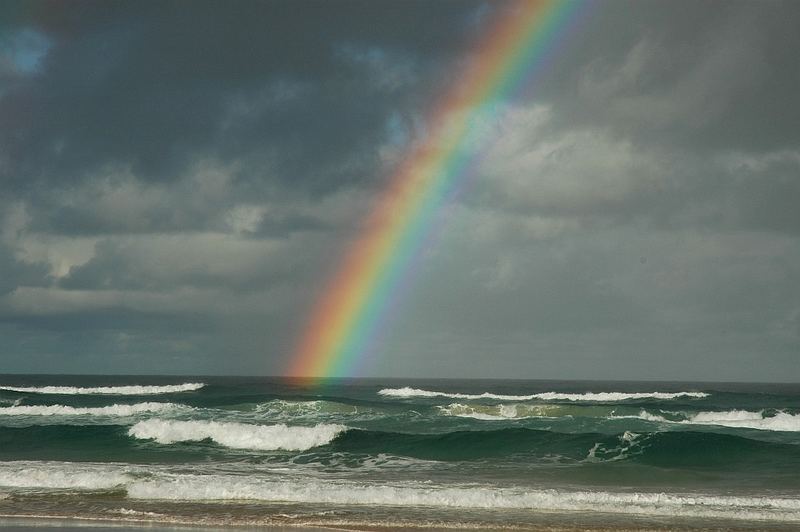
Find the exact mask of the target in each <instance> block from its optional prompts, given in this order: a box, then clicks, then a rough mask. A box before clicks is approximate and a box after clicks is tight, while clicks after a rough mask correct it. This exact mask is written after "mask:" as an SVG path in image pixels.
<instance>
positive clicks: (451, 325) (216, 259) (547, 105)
mask: <svg viewBox="0 0 800 532" xmlns="http://www.w3.org/2000/svg"><path fill="white" fill-rule="evenodd" d="M509 6H510V4H509V3H506V2H500V3H492V4H484V3H482V2H477V1H476V2H450V1H445V2H435V3H431V2H421V1H420V2H416V1H412V2H400V3H391V2H361V1H341V2H339V1H337V2H325V3H318V2H300V3H299V4H298V3H297V2H296V1H293V2H269V3H249V2H234V3H232V4H230V5H226V6H220V4H218V3H216V2H193V3H192V6H191V9H186V6H184V5H183V4H180V3H170V2H167V3H159V4H151V3H121V2H95V1H86V0H82V1H80V2H78V3H72V4H71V5H70V6H69V7H67V6H62V5H60V4H53V3H50V2H26V3H16V2H11V3H7V4H5V5H4V6H2V7H0V123H2V124H3V127H2V128H0V180H2V191H3V192H2V194H0V222H1V224H2V225H0V227H2V232H0V334H1V335H2V338H3V347H2V353H3V356H2V367H1V368H0V371H2V372H25V371H42V368H46V369H47V371H50V372H73V373H86V372H90V373H91V372H112V373H119V372H122V373H126V372H141V371H143V369H142V368H147V371H149V372H154V373H206V372H208V373H249V374H252V373H263V374H276V373H280V372H281V371H283V370H284V368H285V367H286V361H287V358H288V357H289V356H290V354H291V350H292V347H293V345H294V343H295V342H296V340H297V336H298V335H299V334H300V331H301V330H302V328H303V325H304V320H305V319H306V317H307V316H308V314H309V312H310V310H311V308H312V307H313V304H314V301H315V299H316V298H317V297H318V295H319V291H320V289H321V287H322V286H323V285H324V282H325V280H326V278H327V276H328V275H330V274H331V271H332V268H333V266H334V265H335V263H336V261H337V260H338V259H339V257H340V256H341V253H342V250H343V249H344V248H345V246H346V244H347V243H348V242H350V241H351V240H352V239H353V238H354V237H355V235H357V233H358V230H359V228H360V226H361V224H362V223H363V222H362V220H363V217H364V215H365V214H366V213H367V212H368V210H369V204H370V201H371V199H372V198H373V197H374V196H375V194H376V193H377V192H378V191H380V190H381V188H382V186H383V185H384V184H385V182H386V180H387V178H388V177H389V176H390V175H391V172H392V169H393V168H394V167H395V166H396V165H397V164H399V163H400V162H401V161H402V159H403V157H404V153H405V151H406V150H407V149H408V147H409V146H410V145H411V144H413V143H414V142H415V141H417V140H419V139H420V138H422V136H423V135H424V132H425V125H426V124H425V121H426V117H427V116H429V114H430V111H431V105H432V102H435V100H436V96H437V95H438V94H440V93H442V91H443V90H445V89H446V88H447V87H448V84H450V83H452V82H453V80H456V79H458V73H459V72H460V69H462V68H463V67H464V65H465V64H466V63H467V62H468V61H469V60H470V57H469V54H468V51H469V49H470V48H469V46H470V43H472V42H474V41H475V39H476V37H477V36H479V35H480V34H481V32H482V31H484V30H485V29H486V27H487V25H488V24H489V23H490V21H491V20H492V17H493V16H494V15H495V14H496V12H497V11H498V10H502V9H506V8H508V7H509ZM797 27H800V7H798V6H797V5H796V4H795V3H793V2H779V1H776V2H770V3H757V4H753V3H745V2H716V1H715V2H704V3H696V2H690V1H685V2H679V3H678V4H676V3H674V2H671V3H664V2H650V1H637V2H608V3H599V4H597V5H596V6H595V7H594V9H593V10H591V12H590V13H589V15H588V16H587V17H586V18H585V20H583V21H582V22H581V26H580V28H579V29H578V30H577V31H576V32H575V33H574V34H573V35H571V36H570V38H569V39H567V40H566V42H565V43H564V44H563V46H562V47H561V49H560V50H559V51H558V53H557V54H555V55H554V58H553V60H552V61H551V65H550V67H549V69H548V70H547V71H546V72H544V73H542V75H541V76H540V77H539V78H538V79H536V80H534V83H533V84H532V85H531V87H530V88H529V90H526V91H524V92H523V94H522V95H520V96H519V97H518V98H515V99H514V100H513V101H509V102H506V103H505V105H504V106H503V108H502V109H501V110H500V111H499V112H498V114H497V115H496V116H495V117H493V118H492V121H491V123H487V124H485V127H486V128H488V130H489V131H491V135H490V138H491V141H490V142H488V143H487V144H486V145H485V146H483V147H482V150H483V156H482V157H481V159H480V160H481V162H480V166H479V167H478V168H476V169H475V170H476V171H475V172H474V177H473V178H472V179H471V180H470V181H469V183H465V184H464V187H463V191H462V192H461V194H460V196H459V197H458V198H457V199H456V200H454V201H453V203H452V204H450V205H448V206H447V208H446V209H445V210H444V211H443V212H442V213H441V221H442V223H441V224H440V230H439V232H438V233H437V234H436V235H434V236H435V238H433V239H432V240H431V242H432V244H431V246H430V247H429V248H428V249H426V250H425V253H424V254H423V257H422V258H421V259H420V262H419V264H417V265H416V268H415V272H414V274H413V278H412V279H411V281H412V282H411V283H410V285H409V286H410V290H409V292H408V293H407V294H406V295H405V297H404V300H403V302H402V304H401V305H399V306H398V307H397V308H395V309H393V310H394V312H393V315H392V320H391V322H390V326H389V327H387V329H386V330H385V331H383V333H384V334H383V335H382V336H381V338H380V341H379V342H377V343H376V345H375V346H374V350H373V351H372V352H371V353H370V355H371V356H370V360H369V361H368V362H367V364H366V365H365V369H364V371H365V372H367V373H369V374H374V375H395V376H422V375H424V376H442V377H447V376H459V377H484V376H488V377H509V376H515V377H520V376H526V377H530V378H589V377H594V378H653V379H683V380H692V379H695V380H699V379H729V380H775V379H777V380H793V379H794V380H796V379H797V378H800V373H798V372H799V371H800V369H798V368H800V366H798V364H797V360H796V354H797V353H798V352H800V240H799V238H800V214H799V213H800V209H798V208H797V198H800V128H798V127H797V124H798V123H800V105H799V104H800V102H799V101H798V96H797V95H798V94H800V64H798V62H797V60H796V50H797V49H798V47H800V35H798V33H797V31H796V28H797ZM754 360H758V361H759V363H758V364H757V365H754V364H753V361H754Z"/></svg>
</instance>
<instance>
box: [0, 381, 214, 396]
mask: <svg viewBox="0 0 800 532" xmlns="http://www.w3.org/2000/svg"><path fill="white" fill-rule="evenodd" d="M204 386H205V384H204V383H202V382H185V383H183V384H168V385H164V386H137V385H132V386H98V387H88V388H87V387H80V386H0V390H6V391H9V392H20V393H41V394H50V395H158V394H163V393H178V392H193V391H195V390H199V389H200V388H202V387H204Z"/></svg>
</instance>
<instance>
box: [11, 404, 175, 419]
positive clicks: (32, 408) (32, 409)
mask: <svg viewBox="0 0 800 532" xmlns="http://www.w3.org/2000/svg"><path fill="white" fill-rule="evenodd" d="M188 408H190V407H186V406H183V405H178V404H175V403H136V404H132V405H116V404H115V405H110V406H98V407H86V408H81V407H74V406H65V405H15V406H6V407H0V416H118V417H128V416H134V415H136V414H142V413H148V412H166V411H171V410H180V409H188Z"/></svg>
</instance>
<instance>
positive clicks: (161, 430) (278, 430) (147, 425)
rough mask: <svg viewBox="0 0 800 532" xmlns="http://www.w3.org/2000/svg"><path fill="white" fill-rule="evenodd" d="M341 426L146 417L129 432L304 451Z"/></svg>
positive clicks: (139, 435)
mask: <svg viewBox="0 0 800 532" xmlns="http://www.w3.org/2000/svg"><path fill="white" fill-rule="evenodd" d="M346 429H347V427H345V426H343V425H332V424H331V425H328V424H319V425H316V426H313V427H290V426H287V425H284V424H279V425H251V424H246V423H225V422H217V421H174V420H164V419H148V420H145V421H140V422H138V423H136V424H135V425H133V426H132V427H131V428H130V429H129V430H128V435H129V436H132V437H134V438H137V439H140V440H154V441H156V442H158V443H163V444H171V443H178V442H189V441H203V440H211V441H213V442H215V443H217V444H218V445H222V446H224V447H229V448H232V449H252V450H257V451H277V450H283V451H304V450H306V449H311V448H312V447H318V446H320V445H325V444H326V443H330V442H331V440H333V439H334V438H335V437H336V436H337V435H338V434H339V433H341V432H343V431H345V430H346Z"/></svg>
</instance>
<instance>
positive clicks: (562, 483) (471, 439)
mask: <svg viewBox="0 0 800 532" xmlns="http://www.w3.org/2000/svg"><path fill="white" fill-rule="evenodd" d="M0 514H3V515H40V516H82V517H93V518H99V519H111V520H120V521H124V520H134V521H137V520H138V521H157V522H162V523H169V522H182V523H183V522H185V523H211V524H217V525H219V524H248V523H249V524H254V523H255V524H272V525H275V524H277V525H287V524H288V525H295V524H296V525H326V524H327V525H331V524H337V525H347V524H361V525H364V524H369V523H383V524H386V523H391V524H396V525H403V526H419V525H431V523H433V524H435V525H436V526H489V527H502V526H522V527H525V526H529V525H530V526H534V525H542V524H544V525H547V524H548V523H559V524H563V523H572V524H574V525H575V526H585V525H587V524H591V525H593V526H606V525H608V526H619V525H620V523H623V524H626V523H627V524H631V523H632V524H635V525H636V526H653V527H659V526H677V525H681V526H687V527H692V526H704V527H706V526H707V527H715V526H716V527H721V528H728V527H738V528H753V529H763V528H775V529H787V530H791V529H793V528H797V527H800V386H798V385H788V384H784V385H777V384H774V385H768V384H719V383H652V382H577V381H476V380H468V381H466V380H464V381H458V380H408V379H406V380H336V381H329V382H327V383H325V384H323V385H312V384H311V383H309V382H303V381H297V380H285V379H274V378H273V379H270V378H239V377H235V378H234V377H229V378H221V377H174V376H172V377H110V376H18V375H17V376H12V375H6V376H1V377H0ZM698 523H699V525H698ZM665 524H666V525H665Z"/></svg>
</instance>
